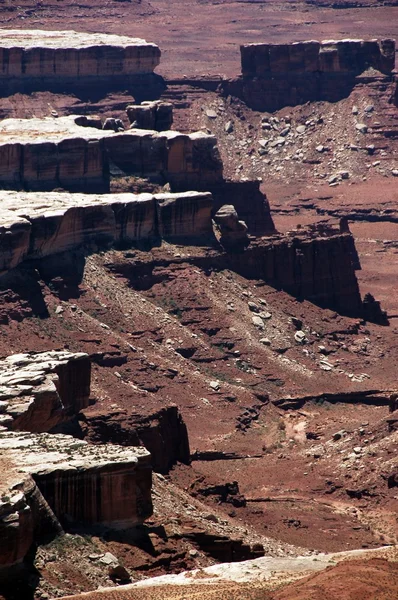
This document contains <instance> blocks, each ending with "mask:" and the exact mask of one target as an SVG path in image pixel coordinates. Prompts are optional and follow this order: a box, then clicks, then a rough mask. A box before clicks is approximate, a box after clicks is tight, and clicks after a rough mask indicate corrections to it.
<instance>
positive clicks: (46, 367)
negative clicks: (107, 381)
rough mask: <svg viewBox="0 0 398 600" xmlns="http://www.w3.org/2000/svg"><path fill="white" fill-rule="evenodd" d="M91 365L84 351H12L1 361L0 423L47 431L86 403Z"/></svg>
mask: <svg viewBox="0 0 398 600" xmlns="http://www.w3.org/2000/svg"><path fill="white" fill-rule="evenodd" d="M90 376H91V365H90V360H89V358H88V356H87V355H86V354H84V353H80V354H73V353H71V352H68V351H58V352H41V353H38V354H35V353H30V354H14V355H12V356H8V357H7V358H5V359H4V360H2V361H0V426H3V427H7V428H9V429H14V430H25V431H32V432H37V433H40V432H44V431H49V430H50V429H52V428H53V427H55V426H56V425H57V424H59V423H60V422H61V421H62V420H64V419H65V418H67V416H68V415H69V416H70V415H72V414H76V413H77V412H79V411H80V410H82V409H83V408H85V407H87V406H88V401H89V396H90Z"/></svg>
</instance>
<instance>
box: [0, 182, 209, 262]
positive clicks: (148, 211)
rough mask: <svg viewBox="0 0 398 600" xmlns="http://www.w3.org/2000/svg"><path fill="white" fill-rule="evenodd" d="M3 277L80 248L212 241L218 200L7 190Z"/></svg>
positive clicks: (1, 223)
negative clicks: (29, 263) (36, 261)
mask: <svg viewBox="0 0 398 600" xmlns="http://www.w3.org/2000/svg"><path fill="white" fill-rule="evenodd" d="M1 202H2V210H1V211H0V212H1V214H0V239H1V240H2V243H1V249H0V273H1V272H3V273H4V272H6V271H7V270H9V269H12V268H14V267H16V266H17V265H18V264H20V263H21V262H22V261H24V260H28V259H33V258H35V259H36V258H42V257H44V256H51V255H53V254H59V253H61V252H66V251H71V250H73V249H76V248H81V247H88V248H94V249H96V248H98V247H109V246H110V245H112V244H124V245H128V244H131V243H134V242H139V241H146V240H149V241H150V240H156V239H157V238H159V237H160V238H164V239H168V240H176V239H180V240H182V239H185V240H190V241H191V242H195V241H196V240H202V241H203V240H207V241H209V239H211V238H212V236H213V229H212V221H211V211H212V208H213V201H212V196H211V194H209V193H206V192H185V193H180V194H155V195H152V194H138V195H134V194H107V195H106V194H104V195H93V194H91V195H83V194H69V193H62V192H59V193H58V192H50V193H45V192H43V193H40V192H34V193H17V192H1Z"/></svg>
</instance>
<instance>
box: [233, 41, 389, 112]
mask: <svg viewBox="0 0 398 600" xmlns="http://www.w3.org/2000/svg"><path fill="white" fill-rule="evenodd" d="M394 49H395V42H394V40H390V39H388V40H381V41H380V42H379V41H377V40H369V41H364V40H351V39H344V40H326V41H323V42H317V41H306V42H297V43H293V44H248V45H244V46H241V62H242V76H241V77H240V78H237V79H235V80H232V81H228V82H225V83H224V84H223V86H224V89H225V91H226V92H227V93H230V94H232V95H235V96H238V97H240V98H242V99H243V100H244V101H245V102H246V103H247V104H248V105H249V106H250V107H251V108H253V109H255V110H264V111H270V112H272V111H275V110H278V109H280V108H282V107H283V106H294V105H297V104H304V103H305V102H308V101H318V100H325V101H330V102H335V101H337V100H340V99H341V98H344V97H346V96H348V94H349V93H350V91H351V90H352V88H353V87H354V86H355V84H356V78H357V77H358V76H359V75H361V74H362V73H363V72H364V71H366V70H367V69H369V68H370V67H371V68H373V69H375V70H377V71H379V72H380V74H385V75H387V76H390V75H391V72H392V71H393V69H394V61H395V50H394ZM355 114H356V113H355Z"/></svg>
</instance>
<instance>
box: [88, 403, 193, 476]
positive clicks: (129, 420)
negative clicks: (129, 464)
mask: <svg viewBox="0 0 398 600" xmlns="http://www.w3.org/2000/svg"><path fill="white" fill-rule="evenodd" d="M82 419H83V421H80V425H81V428H82V431H83V434H84V435H85V439H87V440H89V441H90V442H94V443H102V444H103V443H111V444H120V445H121V446H138V445H143V446H145V448H146V449H147V450H149V452H150V453H151V464H152V468H153V470H154V471H156V472H158V473H167V472H168V471H169V470H170V469H171V467H172V466H173V465H175V464H176V463H177V462H182V463H185V464H188V463H189V462H190V450H189V440H188V432H187V427H186V425H185V423H184V421H183V419H182V416H181V414H180V412H179V410H178V408H177V406H175V405H173V406H167V407H165V408H161V409H160V410H158V411H156V412H151V413H149V414H136V413H131V414H126V413H125V411H115V410H114V411H111V412H110V411H107V412H106V413H105V412H101V411H93V410H90V411H88V412H83V414H82Z"/></svg>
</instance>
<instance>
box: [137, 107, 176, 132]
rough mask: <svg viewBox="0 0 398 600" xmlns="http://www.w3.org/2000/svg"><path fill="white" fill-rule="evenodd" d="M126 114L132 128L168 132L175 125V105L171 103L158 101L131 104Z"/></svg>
mask: <svg viewBox="0 0 398 600" xmlns="http://www.w3.org/2000/svg"><path fill="white" fill-rule="evenodd" d="M126 112H127V116H128V118H129V121H130V123H131V127H132V128H134V127H138V128H139V129H153V130H155V131H168V130H169V129H171V126H172V124H173V105H172V104H171V103H170V102H162V101H161V100H156V101H154V102H150V101H145V102H142V103H141V104H131V105H130V106H128V107H127V108H126Z"/></svg>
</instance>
